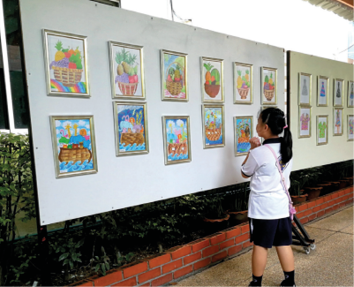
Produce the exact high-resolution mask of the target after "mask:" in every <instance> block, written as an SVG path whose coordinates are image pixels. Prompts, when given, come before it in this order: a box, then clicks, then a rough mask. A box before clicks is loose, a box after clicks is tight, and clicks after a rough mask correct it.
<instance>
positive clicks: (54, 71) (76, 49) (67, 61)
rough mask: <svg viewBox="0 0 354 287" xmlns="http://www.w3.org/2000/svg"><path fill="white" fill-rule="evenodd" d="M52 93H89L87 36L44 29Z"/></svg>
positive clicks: (47, 73) (46, 66)
mask: <svg viewBox="0 0 354 287" xmlns="http://www.w3.org/2000/svg"><path fill="white" fill-rule="evenodd" d="M43 43H44V62H45V73H46V86H47V94H48V95H49V96H64V97H89V96H90V90H89V84H88V71H87V52H86V36H81V35H74V34H69V33H63V32H56V31H51V30H46V29H44V30H43Z"/></svg>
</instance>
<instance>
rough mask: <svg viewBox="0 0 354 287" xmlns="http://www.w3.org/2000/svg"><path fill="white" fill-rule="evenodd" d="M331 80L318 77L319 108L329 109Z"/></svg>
mask: <svg viewBox="0 0 354 287" xmlns="http://www.w3.org/2000/svg"><path fill="white" fill-rule="evenodd" d="M328 96H329V79H328V77H324V76H318V79H317V107H328Z"/></svg>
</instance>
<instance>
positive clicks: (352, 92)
mask: <svg viewBox="0 0 354 287" xmlns="http://www.w3.org/2000/svg"><path fill="white" fill-rule="evenodd" d="M347 106H348V108H354V81H348V101H347Z"/></svg>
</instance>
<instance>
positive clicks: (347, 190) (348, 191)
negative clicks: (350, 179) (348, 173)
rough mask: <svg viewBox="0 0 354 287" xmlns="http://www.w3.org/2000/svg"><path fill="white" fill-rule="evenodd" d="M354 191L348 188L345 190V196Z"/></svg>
mask: <svg viewBox="0 0 354 287" xmlns="http://www.w3.org/2000/svg"><path fill="white" fill-rule="evenodd" d="M351 192H352V191H351V190H350V188H346V189H345V190H344V194H348V193H351Z"/></svg>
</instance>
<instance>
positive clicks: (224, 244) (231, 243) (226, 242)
mask: <svg viewBox="0 0 354 287" xmlns="http://www.w3.org/2000/svg"><path fill="white" fill-rule="evenodd" d="M232 245H235V238H232V239H230V240H227V241H225V242H223V243H221V244H220V250H222V249H224V248H227V247H229V246H232Z"/></svg>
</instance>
